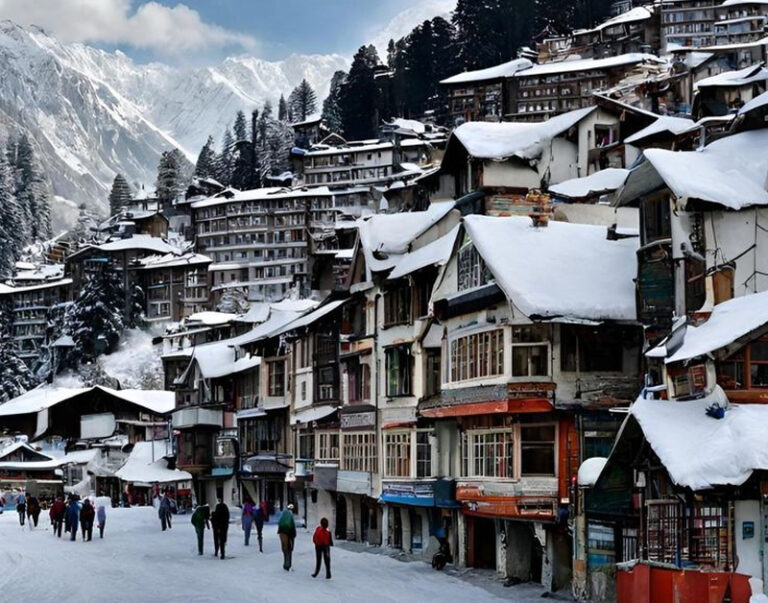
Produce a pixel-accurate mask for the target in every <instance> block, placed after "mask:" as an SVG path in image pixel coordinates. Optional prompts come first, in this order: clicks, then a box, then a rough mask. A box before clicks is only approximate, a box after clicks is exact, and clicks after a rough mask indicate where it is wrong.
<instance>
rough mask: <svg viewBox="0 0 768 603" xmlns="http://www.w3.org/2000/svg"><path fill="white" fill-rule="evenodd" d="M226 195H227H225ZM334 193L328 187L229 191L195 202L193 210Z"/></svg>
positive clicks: (273, 187)
mask: <svg viewBox="0 0 768 603" xmlns="http://www.w3.org/2000/svg"><path fill="white" fill-rule="evenodd" d="M225 193H226V194H225ZM332 194H333V193H332V192H331V190H330V189H329V188H328V187H327V186H318V187H316V188H308V189H300V188H286V187H284V186H271V187H264V188H254V189H249V190H245V191H239V190H235V189H228V190H227V191H224V192H223V193H218V194H216V195H214V196H213V197H208V198H207V199H202V200H200V201H195V202H194V203H193V204H192V208H193V209H200V208H203V207H212V206H216V205H224V204H226V203H238V202H242V201H259V200H264V199H300V198H304V197H323V196H330V195H332Z"/></svg>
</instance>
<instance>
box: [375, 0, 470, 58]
mask: <svg viewBox="0 0 768 603" xmlns="http://www.w3.org/2000/svg"><path fill="white" fill-rule="evenodd" d="M454 8H456V0H420V1H419V2H415V3H414V6H411V7H410V8H407V9H405V10H404V11H402V12H401V13H398V14H397V15H395V16H394V17H393V18H392V19H391V20H390V21H389V23H387V24H386V25H385V26H384V27H383V28H376V29H373V30H372V31H371V32H370V33H369V36H368V39H370V40H372V44H373V45H374V46H376V49H377V50H378V51H379V56H380V57H385V56H386V54H387V44H389V41H390V40H395V42H397V40H399V39H400V38H402V37H405V36H407V35H408V34H409V33H411V30H412V29H413V28H414V27H416V26H417V25H420V24H421V23H423V22H424V21H426V20H427V19H429V20H431V19H433V18H434V17H444V18H448V17H449V15H450V13H451V12H452V11H453V9H454Z"/></svg>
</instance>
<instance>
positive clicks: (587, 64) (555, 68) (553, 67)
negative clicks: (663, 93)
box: [512, 52, 665, 78]
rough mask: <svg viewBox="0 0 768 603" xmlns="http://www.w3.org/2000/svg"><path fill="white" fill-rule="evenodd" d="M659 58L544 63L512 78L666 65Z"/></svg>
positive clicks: (626, 56)
mask: <svg viewBox="0 0 768 603" xmlns="http://www.w3.org/2000/svg"><path fill="white" fill-rule="evenodd" d="M664 62H665V61H663V60H662V59H660V58H659V57H657V56H655V55H652V54H646V53H640V52H632V53H628V54H620V55H618V56H615V57H607V58H604V59H572V60H565V61H559V62H554V63H542V64H541V65H534V66H533V67H531V68H530V69H525V70H524V71H519V72H517V73H516V74H514V75H513V76H512V77H517V78H520V77H531V76H540V75H552V74H554V73H571V72H574V71H592V70H594V69H610V68H612V67H621V66H623V65H632V64H635V63H664Z"/></svg>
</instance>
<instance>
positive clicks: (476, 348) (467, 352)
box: [451, 329, 504, 381]
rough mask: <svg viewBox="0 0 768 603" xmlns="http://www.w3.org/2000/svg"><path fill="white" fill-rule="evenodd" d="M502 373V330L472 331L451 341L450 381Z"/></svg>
mask: <svg viewBox="0 0 768 603" xmlns="http://www.w3.org/2000/svg"><path fill="white" fill-rule="evenodd" d="M503 374H504V331H503V330H502V329H495V330H493V331H486V332H484V333H473V334H472V335H467V336H465V337H459V338H457V339H454V340H453V341H451V381H466V380H467V379H477V378H480V377H494V376H498V375H503Z"/></svg>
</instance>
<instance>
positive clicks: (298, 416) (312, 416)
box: [293, 406, 338, 423]
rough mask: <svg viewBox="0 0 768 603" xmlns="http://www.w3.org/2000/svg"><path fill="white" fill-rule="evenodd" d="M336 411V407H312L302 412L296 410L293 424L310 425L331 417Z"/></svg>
mask: <svg viewBox="0 0 768 603" xmlns="http://www.w3.org/2000/svg"><path fill="white" fill-rule="evenodd" d="M337 410H338V407H336V406H313V407H310V408H305V409H302V410H297V411H296V413H295V414H294V415H293V416H294V423H312V421H319V420H320V419H324V418H325V417H327V416H330V415H332V414H333V413H335V412H336V411H337Z"/></svg>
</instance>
